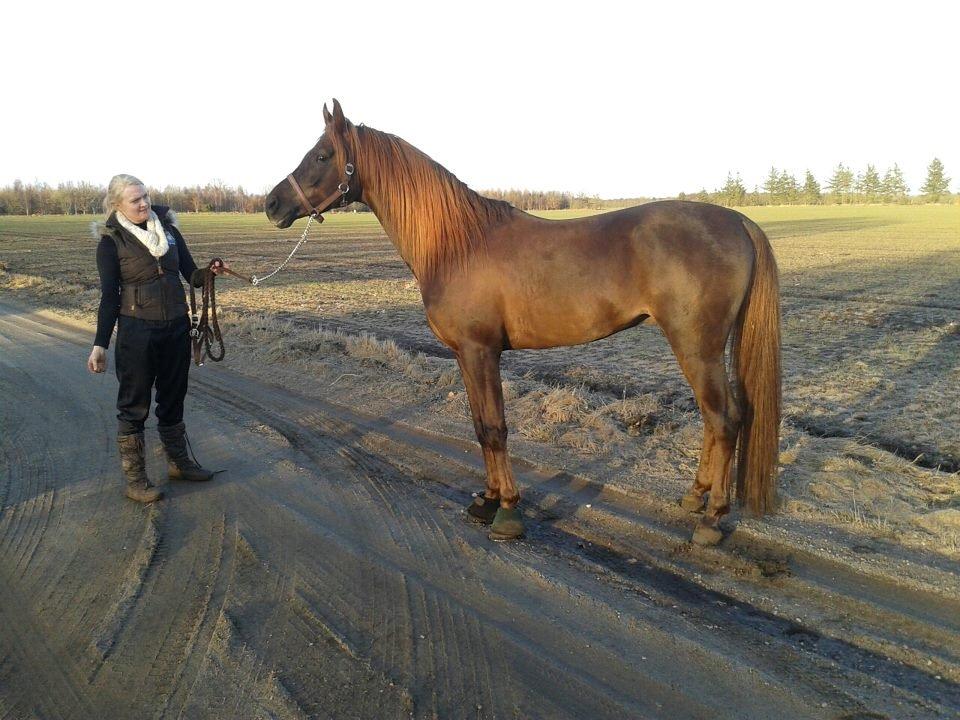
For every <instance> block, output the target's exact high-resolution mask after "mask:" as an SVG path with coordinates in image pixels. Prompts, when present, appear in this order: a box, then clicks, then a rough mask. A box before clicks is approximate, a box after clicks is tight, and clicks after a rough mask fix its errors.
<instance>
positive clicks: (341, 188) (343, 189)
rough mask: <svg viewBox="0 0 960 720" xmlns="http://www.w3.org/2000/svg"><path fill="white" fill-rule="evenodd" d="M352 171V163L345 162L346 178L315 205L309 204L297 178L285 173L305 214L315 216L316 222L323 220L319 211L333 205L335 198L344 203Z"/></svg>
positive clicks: (344, 171) (348, 190) (321, 211)
mask: <svg viewBox="0 0 960 720" xmlns="http://www.w3.org/2000/svg"><path fill="white" fill-rule="evenodd" d="M353 173H354V167H353V163H352V162H347V164H346V165H344V166H343V174H344V175H345V176H346V179H345V180H344V181H343V182H342V183H340V184H339V185H337V189H336V191H335V192H333V193H331V194H330V195H329V196H328V197H327V198H326V199H325V200H324V201H323V202H321V203H320V204H319V205H317V206H316V207H314V206H313V205H311V204H310V201H309V200H307V196H306V195H305V194H304V192H303V188H301V187H300V183H298V182H297V179H296V178H295V177H294V176H293V173H290V174H289V175H287V182H289V183H290V184H291V185H293V190H294V192H295V193H297V197H298V198H299V199H300V204H301V205H302V206H303V209H304V210H306V211H307V215H309V216H310V217H312V218H315V219H316V221H317V222H323V215H322V214H321V213H323V212H325V211H327V210H329V209H330V208H331V207H333V204H334V203H335V202H336V201H337V200H340V202H341V204H344V205H345V204H346V201H347V193H348V192H350V180H351V178H352V177H353Z"/></svg>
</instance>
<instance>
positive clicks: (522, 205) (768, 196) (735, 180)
mask: <svg viewBox="0 0 960 720" xmlns="http://www.w3.org/2000/svg"><path fill="white" fill-rule="evenodd" d="M949 187H950V178H949V177H947V175H946V171H945V169H944V167H943V163H942V162H940V160H939V159H938V158H934V159H933V161H932V162H931V163H930V165H929V166H928V167H927V179H926V181H925V182H924V183H923V185H922V186H921V187H920V193H921V195H920V196H919V197H911V196H910V195H909V192H910V188H909V187H907V183H906V182H905V180H904V178H903V172H902V171H901V170H900V167H899V166H898V165H894V166H893V167H891V168H887V169H886V170H885V171H884V173H883V175H882V176H881V175H880V172H879V171H878V170H877V168H876V167H875V166H873V165H867V167H866V168H865V169H864V170H863V171H861V172H859V173H854V171H853V170H851V169H850V168H848V167H846V166H845V165H844V164H843V163H840V164H838V165H837V167H836V168H835V169H834V171H833V174H832V175H831V176H830V178H829V179H828V180H827V182H826V184H825V185H824V186H822V187H821V185H820V183H819V182H817V179H816V178H815V177H814V176H813V173H811V172H810V171H809V170H807V171H806V172H805V174H804V178H803V181H802V182H798V181H797V178H796V177H795V176H794V175H792V174H791V173H789V172H788V171H786V170H781V169H777V168H775V167H771V168H770V173H769V174H768V175H767V179H766V180H765V181H764V183H763V187H762V188H759V187H756V188H754V189H753V190H752V191H748V190H747V188H746V187H745V186H744V184H743V181H742V180H741V179H740V175H739V173H738V174H736V175H735V174H733V173H728V174H727V181H726V182H725V183H724V184H723V186H722V187H720V188H718V189H716V190H714V191H713V192H709V191H707V190H706V189H702V190H700V191H699V192H696V193H680V194H679V196H678V197H679V198H680V199H681V200H684V199H686V200H700V201H703V202H713V203H718V204H720V205H727V206H743V205H816V204H850V203H906V202H949V201H951V199H954V196H953V195H951V194H950V190H949ZM149 190H150V196H151V199H152V201H153V202H154V203H156V204H159V205H168V206H170V207H171V208H173V209H174V210H176V211H177V212H244V213H256V212H262V211H263V201H264V197H265V196H264V195H263V194H258V193H248V192H246V191H245V190H244V189H243V187H236V188H234V187H231V186H229V185H226V184H224V183H223V182H221V181H219V180H214V181H213V182H210V183H207V184H206V185H203V186H200V185H193V186H175V185H171V186H167V187H165V188H163V189H162V190H161V189H158V188H150V189H149ZM105 194H106V188H105V187H103V186H102V185H94V184H92V183H87V182H80V183H61V184H59V185H57V186H56V187H52V186H50V185H47V184H46V183H35V184H29V183H23V182H21V181H20V180H15V181H14V183H13V185H10V186H7V187H2V188H0V215H37V214H42V215H58V214H63V215H98V214H101V213H102V212H103V206H102V203H103V196H104V195H105ZM481 194H482V195H484V196H486V197H489V198H493V199H495V200H505V201H507V202H509V203H511V204H512V205H513V206H514V207H517V208H519V209H520V210H566V209H570V208H572V209H596V210H599V209H603V207H604V203H603V201H602V200H601V199H600V198H599V197H597V196H595V195H594V196H588V195H585V194H583V193H581V194H578V195H573V194H571V193H566V192H560V191H556V190H551V191H546V192H544V191H535V190H533V191H532V190H484V191H483V192H481ZM955 199H957V200H960V196H957V197H956V198H955ZM349 209H353V210H354V211H361V212H363V211H368V210H369V208H367V207H366V206H364V205H361V204H360V203H354V204H353V205H351V207H350V208H348V210H349Z"/></svg>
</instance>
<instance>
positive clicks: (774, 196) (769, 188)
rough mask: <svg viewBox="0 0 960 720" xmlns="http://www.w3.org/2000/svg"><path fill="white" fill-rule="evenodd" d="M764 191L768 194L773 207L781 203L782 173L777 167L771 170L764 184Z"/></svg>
mask: <svg viewBox="0 0 960 720" xmlns="http://www.w3.org/2000/svg"><path fill="white" fill-rule="evenodd" d="M763 190H764V192H766V193H767V197H768V200H769V202H770V204H771V205H772V204H775V203H779V202H780V173H779V172H777V169H776V168H775V167H771V168H770V174H769V175H767V179H766V181H765V182H764V183H763Z"/></svg>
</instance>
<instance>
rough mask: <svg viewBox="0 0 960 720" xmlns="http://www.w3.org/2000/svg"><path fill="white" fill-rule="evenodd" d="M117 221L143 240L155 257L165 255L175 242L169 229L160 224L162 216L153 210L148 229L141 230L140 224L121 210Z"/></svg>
mask: <svg viewBox="0 0 960 720" xmlns="http://www.w3.org/2000/svg"><path fill="white" fill-rule="evenodd" d="M117 221H118V222H119V223H120V225H121V226H122V227H123V229H124V230H127V231H128V232H129V233H130V234H131V235H133V236H134V237H135V238H136V239H137V240H139V241H140V242H142V243H143V244H144V246H145V247H146V248H147V250H149V251H150V254H151V255H153V256H154V257H155V258H158V257H163V256H164V255H165V254H166V252H167V250H169V249H170V245H172V244H173V243H172V242H171V240H170V238H169V237H168V236H167V231H166V230H164V229H163V225H161V224H160V218H158V217H157V214H156V213H155V212H154V211H153V210H151V211H150V218H149V219H148V220H147V229H146V230H141V229H140V227H139V226H137V225H134V224H133V223H132V222H130V221H129V220H128V219H127V216H126V215H124V214H123V213H122V212H120V211H119V210H117Z"/></svg>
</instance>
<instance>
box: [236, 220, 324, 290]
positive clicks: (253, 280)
mask: <svg viewBox="0 0 960 720" xmlns="http://www.w3.org/2000/svg"><path fill="white" fill-rule="evenodd" d="M313 217H314V216H313V215H310V216H309V217H308V218H307V226H306V227H305V228H304V229H303V235H301V236H300V242H298V243H297V244H296V245H294V247H293V250H291V251H290V254H289V255H287V259H286V260H284V261H283V262H282V263H280V266H279V267H278V268H277V269H276V270H274V271H273V272H272V273H270V274H269V275H264V276H263V277H257V276H256V275H253V276H252V277H251V278H250V282H251V283H253V284H254V285H259V284H260V283H262V282H263V281H264V280H267V279H269V278H272V277H273V276H274V275H276V274H277V273H278V272H280V271H281V270H283V268H284V266H286V264H287V263H288V262H290V258H292V257H293V256H294V254H295V253H296V252H297V250H299V249H300V246H301V245H303V242H304V240H306V239H307V231H308V230H310V224H311V223H312V222H313Z"/></svg>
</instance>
